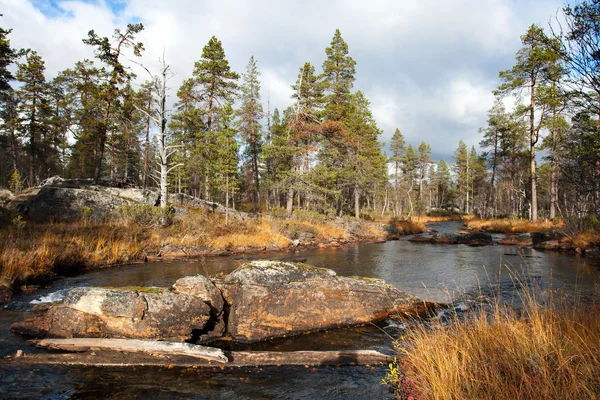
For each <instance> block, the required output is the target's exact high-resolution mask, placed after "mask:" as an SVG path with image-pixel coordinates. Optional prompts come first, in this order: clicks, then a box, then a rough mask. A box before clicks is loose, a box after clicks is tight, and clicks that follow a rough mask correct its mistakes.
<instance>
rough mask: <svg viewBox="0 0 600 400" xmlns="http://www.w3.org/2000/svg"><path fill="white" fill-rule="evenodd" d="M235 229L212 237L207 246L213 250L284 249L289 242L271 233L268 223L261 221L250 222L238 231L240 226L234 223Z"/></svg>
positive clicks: (270, 225)
mask: <svg viewBox="0 0 600 400" xmlns="http://www.w3.org/2000/svg"><path fill="white" fill-rule="evenodd" d="M236 224H237V228H234V227H233V226H232V229H231V231H230V232H225V233H224V234H221V235H218V236H216V237H213V238H212V239H211V240H210V242H209V246H210V247H213V248H220V249H228V248H232V247H269V246H277V247H280V248H282V247H285V246H287V245H288V244H289V243H290V240H289V239H288V238H286V237H284V236H282V235H281V234H279V233H277V232H274V231H273V226H272V224H271V222H270V221H267V220H261V221H260V222H255V221H252V222H250V225H247V224H242V225H245V227H244V228H245V229H242V230H241V231H240V229H239V228H240V224H239V222H237V221H236Z"/></svg>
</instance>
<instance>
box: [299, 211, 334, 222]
mask: <svg viewBox="0 0 600 400" xmlns="http://www.w3.org/2000/svg"><path fill="white" fill-rule="evenodd" d="M293 216H294V218H296V219H299V220H303V221H308V222H312V223H315V224H320V223H324V222H325V221H327V216H326V215H323V214H320V213H318V212H316V211H311V210H295V211H294V213H293Z"/></svg>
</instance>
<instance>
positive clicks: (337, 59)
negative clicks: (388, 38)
mask: <svg viewBox="0 0 600 400" xmlns="http://www.w3.org/2000/svg"><path fill="white" fill-rule="evenodd" d="M325 54H326V55H327V59H326V60H325V61H324V62H323V82H324V85H325V89H326V91H327V92H328V93H329V94H328V95H327V96H326V97H325V102H326V105H325V118H326V119H329V120H331V121H341V120H342V119H343V118H344V117H345V116H346V114H347V111H348V106H349V105H350V102H351V95H350V91H351V90H352V87H353V86H354V74H355V73H356V71H355V66H356V61H354V60H353V59H352V57H350V56H349V55H348V44H347V43H346V42H345V41H344V39H343V38H342V34H341V33H340V30H339V29H336V31H335V34H334V35H333V39H332V40H331V47H328V48H326V49H325Z"/></svg>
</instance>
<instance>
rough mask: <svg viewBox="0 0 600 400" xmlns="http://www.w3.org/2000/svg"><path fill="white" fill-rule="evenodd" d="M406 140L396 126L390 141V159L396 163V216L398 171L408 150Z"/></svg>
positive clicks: (395, 206) (395, 209)
mask: <svg viewBox="0 0 600 400" xmlns="http://www.w3.org/2000/svg"><path fill="white" fill-rule="evenodd" d="M405 144H406V142H405V141H404V136H403V135H402V133H401V132H400V129H398V128H396V130H395V131H394V135H393V136H392V140H391V141H390V151H391V152H392V157H390V159H389V160H390V161H391V162H393V163H394V200H395V202H394V216H398V214H399V210H398V190H399V186H398V171H399V168H400V164H401V162H402V157H403V156H404V152H405V151H406V145H405Z"/></svg>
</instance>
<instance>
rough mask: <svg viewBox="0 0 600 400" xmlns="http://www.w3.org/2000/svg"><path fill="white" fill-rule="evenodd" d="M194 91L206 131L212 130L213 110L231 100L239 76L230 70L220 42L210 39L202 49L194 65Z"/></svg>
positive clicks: (236, 88) (213, 38)
mask: <svg viewBox="0 0 600 400" xmlns="http://www.w3.org/2000/svg"><path fill="white" fill-rule="evenodd" d="M192 75H193V80H194V90H195V92H196V93H194V95H195V96H196V99H197V101H198V102H199V108H200V109H201V110H202V113H203V115H204V116H205V118H204V121H205V124H206V129H207V130H208V131H212V130H213V120H214V119H215V116H214V111H215V108H219V107H224V106H225V104H226V103H227V101H230V100H233V96H234V95H235V93H236V92H237V90H238V85H237V80H238V79H239V78H240V76H239V75H238V74H237V73H236V72H234V71H232V70H231V68H230V66H229V61H227V59H226V58H225V51H224V50H223V45H222V44H221V41H220V40H219V39H217V38H216V37H215V36H213V37H211V38H210V40H209V41H208V43H207V44H206V46H204V48H203V49H202V57H201V58H200V60H199V61H196V63H195V64H194V72H193V74H192Z"/></svg>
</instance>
